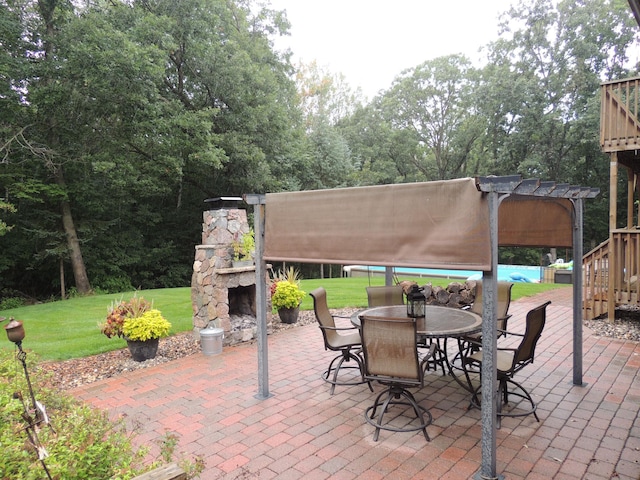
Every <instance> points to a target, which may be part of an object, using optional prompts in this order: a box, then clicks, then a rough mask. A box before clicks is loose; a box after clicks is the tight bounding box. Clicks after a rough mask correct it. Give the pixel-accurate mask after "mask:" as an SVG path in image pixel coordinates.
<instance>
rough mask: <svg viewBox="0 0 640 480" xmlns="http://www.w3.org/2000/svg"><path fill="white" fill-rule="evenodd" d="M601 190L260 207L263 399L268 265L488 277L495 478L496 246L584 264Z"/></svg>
mask: <svg viewBox="0 0 640 480" xmlns="http://www.w3.org/2000/svg"><path fill="white" fill-rule="evenodd" d="M598 193H599V190H598V189H594V188H589V187H577V186H571V185H569V184H560V183H556V182H548V181H540V180H538V179H528V180H523V179H522V177H520V176H505V177H477V178H463V179H456V180H444V181H436V182H421V183H408V184H394V185H380V186H371V187H354V188H340V189H328V190H314V191H301V192H284V193H273V194H267V195H257V194H256V195H245V200H246V201H247V203H248V204H251V205H254V222H255V227H254V228H255V234H256V298H257V305H256V307H257V317H258V370H259V371H258V383H259V385H258V388H259V392H258V394H257V395H256V396H257V397H258V398H267V397H269V396H270V393H269V386H268V351H267V337H266V292H267V289H266V281H265V278H266V261H291V262H308V263H334V264H364V265H383V266H406V267H417V268H447V269H454V270H455V269H457V270H480V271H482V272H483V277H482V282H483V292H484V302H483V309H484V310H483V315H482V316H483V325H482V342H483V343H482V349H483V356H484V357H483V362H482V378H483V379H486V380H488V381H483V382H482V391H481V393H482V465H481V470H480V472H478V478H498V477H497V476H496V428H497V416H496V413H497V412H496V410H497V409H496V401H495V395H496V391H495V389H494V388H493V385H495V382H496V378H497V370H496V357H495V352H496V349H497V337H496V335H494V334H493V332H495V329H496V321H497V288H498V280H497V268H498V246H520V247H567V248H572V249H573V256H574V259H575V262H574V265H575V266H578V265H580V262H581V259H582V255H583V250H582V233H583V230H582V224H583V200H584V199H585V198H593V197H595V196H596V195H598ZM573 277H574V280H573V384H574V385H582V307H581V305H582V275H581V274H580V270H578V271H577V272H576V274H575V275H574V276H573Z"/></svg>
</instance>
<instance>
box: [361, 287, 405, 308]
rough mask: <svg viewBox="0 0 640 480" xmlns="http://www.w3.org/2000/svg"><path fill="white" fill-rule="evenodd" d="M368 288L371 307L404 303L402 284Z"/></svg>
mask: <svg viewBox="0 0 640 480" xmlns="http://www.w3.org/2000/svg"><path fill="white" fill-rule="evenodd" d="M366 290H367V300H368V304H369V308H371V307H386V306H387V305H404V291H403V290H402V286H400V285H385V286H375V287H372V286H369V287H367V288H366Z"/></svg>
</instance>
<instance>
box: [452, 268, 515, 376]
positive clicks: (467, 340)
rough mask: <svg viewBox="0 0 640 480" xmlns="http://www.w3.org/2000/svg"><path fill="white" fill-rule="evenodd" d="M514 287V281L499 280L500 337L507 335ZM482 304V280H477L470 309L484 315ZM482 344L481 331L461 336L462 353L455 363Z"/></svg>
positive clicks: (455, 359)
mask: <svg viewBox="0 0 640 480" xmlns="http://www.w3.org/2000/svg"><path fill="white" fill-rule="evenodd" d="M512 288H513V283H511V282H498V318H497V321H496V329H497V331H496V335H497V336H498V338H500V337H502V336H505V335H506V332H507V321H508V320H509V319H510V318H511V315H509V306H510V305H511V289H512ZM482 305H483V304H482V281H478V282H476V296H475V299H474V301H473V303H472V304H471V307H470V308H469V311H470V312H473V313H475V314H476V315H480V316H482V309H483V306H482ZM480 344H482V333H480V332H478V333H474V334H471V335H465V336H464V337H460V339H459V345H460V348H459V351H460V353H458V354H456V356H455V358H454V365H457V361H458V360H460V358H461V355H469V354H471V353H473V352H476V351H478V349H479V347H478V346H479V345H480ZM458 366H459V365H458Z"/></svg>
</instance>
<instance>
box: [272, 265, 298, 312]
mask: <svg viewBox="0 0 640 480" xmlns="http://www.w3.org/2000/svg"><path fill="white" fill-rule="evenodd" d="M305 295H306V292H304V291H303V290H302V289H301V288H300V275H299V272H298V271H297V270H296V269H294V268H293V267H289V269H288V270H287V271H282V270H280V271H279V272H278V273H277V274H276V276H275V277H274V279H273V281H272V282H271V306H272V307H273V308H274V309H275V310H276V311H277V312H278V316H279V317H280V320H281V321H282V322H283V323H295V322H297V321H298V314H299V313H300V302H301V301H302V299H303V298H304V296H305Z"/></svg>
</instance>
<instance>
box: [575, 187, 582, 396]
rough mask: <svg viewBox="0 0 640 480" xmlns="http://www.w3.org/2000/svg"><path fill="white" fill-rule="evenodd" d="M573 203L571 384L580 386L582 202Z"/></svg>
mask: <svg viewBox="0 0 640 480" xmlns="http://www.w3.org/2000/svg"><path fill="white" fill-rule="evenodd" d="M572 203H573V384H574V385H582V255H583V251H582V249H583V247H582V237H583V229H584V227H583V225H582V221H583V218H582V217H583V207H584V200H583V199H582V198H577V199H573V200H572Z"/></svg>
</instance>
